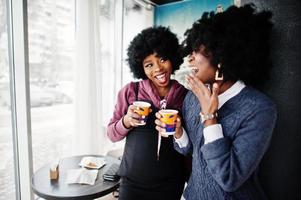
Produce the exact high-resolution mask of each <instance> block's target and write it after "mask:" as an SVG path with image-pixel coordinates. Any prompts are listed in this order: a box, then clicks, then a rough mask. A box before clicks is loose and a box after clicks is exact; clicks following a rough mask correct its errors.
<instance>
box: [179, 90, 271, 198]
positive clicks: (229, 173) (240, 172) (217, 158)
mask: <svg viewBox="0 0 301 200" xmlns="http://www.w3.org/2000/svg"><path fill="white" fill-rule="evenodd" d="M200 109H201V108H200V105H199V101H198V99H197V98H196V96H195V95H194V94H193V93H192V92H189V93H188V94H187V96H186V98H185V100H184V104H183V124H184V127H185V129H186V132H187V134H188V137H189V144H188V146H186V147H184V148H179V146H178V144H177V143H176V142H174V144H175V148H176V149H177V151H179V152H180V153H183V154H188V153H192V157H193V159H192V173H191V176H190V179H189V181H188V185H187V187H186V189H185V192H184V197H185V198H186V200H251V199H252V200H262V199H267V197H266V196H265V194H264V192H263V191H262V189H261V187H260V185H259V182H258V180H257V169H258V166H259V163H260V161H261V159H262V157H263V155H264V153H265V152H266V150H267V148H268V146H269V143H270V140H271V136H272V131H273V128H274V126H275V121H276V115H277V112H276V107H275V105H274V104H273V102H272V101H271V100H270V99H269V98H268V97H267V96H265V95H264V94H262V93H260V92H259V91H257V90H255V89H253V88H251V87H245V88H244V89H243V90H242V91H241V92H240V93H239V94H237V95H236V96H234V97H232V98H231V99H229V100H228V101H227V102H226V103H225V104H224V105H223V106H222V107H221V108H220V109H219V110H218V122H219V123H220V124H221V125H222V128H223V134H224V138H220V139H217V140H215V141H213V142H211V143H208V144H206V145H204V138H203V128H204V127H203V125H202V123H201V122H200V118H199V113H200Z"/></svg>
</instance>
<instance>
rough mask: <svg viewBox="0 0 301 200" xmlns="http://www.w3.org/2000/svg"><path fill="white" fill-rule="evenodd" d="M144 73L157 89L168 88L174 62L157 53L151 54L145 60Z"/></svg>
mask: <svg viewBox="0 0 301 200" xmlns="http://www.w3.org/2000/svg"><path fill="white" fill-rule="evenodd" d="M143 69H144V73H145V75H146V76H147V78H148V79H150V80H151V81H152V82H153V84H154V85H155V87H156V88H157V90H160V89H162V88H168V85H169V81H170V75H171V72H172V64H171V62H170V60H167V59H164V58H162V57H160V56H158V55H157V54H155V53H154V54H151V55H149V56H147V57H146V58H145V59H144V60H143Z"/></svg>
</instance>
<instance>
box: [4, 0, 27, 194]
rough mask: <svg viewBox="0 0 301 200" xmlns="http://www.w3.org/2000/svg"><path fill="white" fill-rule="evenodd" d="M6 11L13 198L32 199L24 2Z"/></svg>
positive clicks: (9, 0)
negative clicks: (13, 183) (13, 180)
mask: <svg viewBox="0 0 301 200" xmlns="http://www.w3.org/2000/svg"><path fill="white" fill-rule="evenodd" d="M7 11H8V12H7V23H8V26H7V28H8V43H9V44H8V51H9V66H10V93H11V111H12V132H13V149H14V166H15V186H16V187H15V190H16V199H17V200H21V199H33V192H32V190H31V176H32V173H33V168H32V145H31V144H32V140H31V115H30V96H29V94H30V91H29V63H28V32H27V27H28V26H27V1H26V0H22V1H14V0H7ZM17 101H18V102H17Z"/></svg>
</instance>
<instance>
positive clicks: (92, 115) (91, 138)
mask: <svg viewBox="0 0 301 200" xmlns="http://www.w3.org/2000/svg"><path fill="white" fill-rule="evenodd" d="M97 8H99V6H98V1H97V0H89V1H86V0H77V1H76V75H75V77H76V80H75V83H76V90H75V92H76V93H75V106H76V108H75V110H76V114H75V118H76V119H75V123H76V124H75V127H76V129H75V131H76V133H75V136H74V138H73V152H74V154H77V155H79V154H104V153H105V151H106V148H107V147H106V146H107V144H109V142H108V139H107V137H106V136H105V131H104V126H103V123H102V122H103V116H102V109H101V105H102V103H103V102H102V98H101V94H102V87H101V80H102V78H103V76H104V74H103V73H101V53H100V51H101V50H100V48H101V46H100V40H99V36H100V35H99V30H100V23H99V9H97Z"/></svg>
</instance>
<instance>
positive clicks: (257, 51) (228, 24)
mask: <svg viewBox="0 0 301 200" xmlns="http://www.w3.org/2000/svg"><path fill="white" fill-rule="evenodd" d="M255 10H256V7H255V6H254V4H247V5H245V6H242V7H239V8H238V7H236V6H230V7H229V8H228V9H227V10H226V11H224V12H221V13H214V12H210V13H208V12H205V13H204V14H203V15H202V17H201V18H200V19H199V20H197V21H196V22H195V23H194V24H193V26H192V28H191V29H188V30H187V31H186V32H185V34H184V35H185V39H184V41H183V43H182V48H183V52H182V53H183V56H185V55H188V54H191V53H192V52H193V51H195V52H198V51H199V50H200V49H202V48H201V47H204V52H201V53H204V54H205V56H206V55H207V56H208V55H209V59H210V62H211V64H212V65H213V66H214V67H217V65H218V63H221V66H222V67H221V72H222V73H223V75H224V80H225V81H227V80H231V81H236V80H242V81H244V83H245V84H247V85H251V86H253V87H261V86H262V85H263V84H264V83H265V81H266V80H267V79H268V77H269V76H268V75H269V71H270V69H271V67H272V64H271V59H270V35H271V30H272V27H273V23H272V22H271V17H272V13H271V12H269V11H261V12H258V13H256V12H255Z"/></svg>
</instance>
